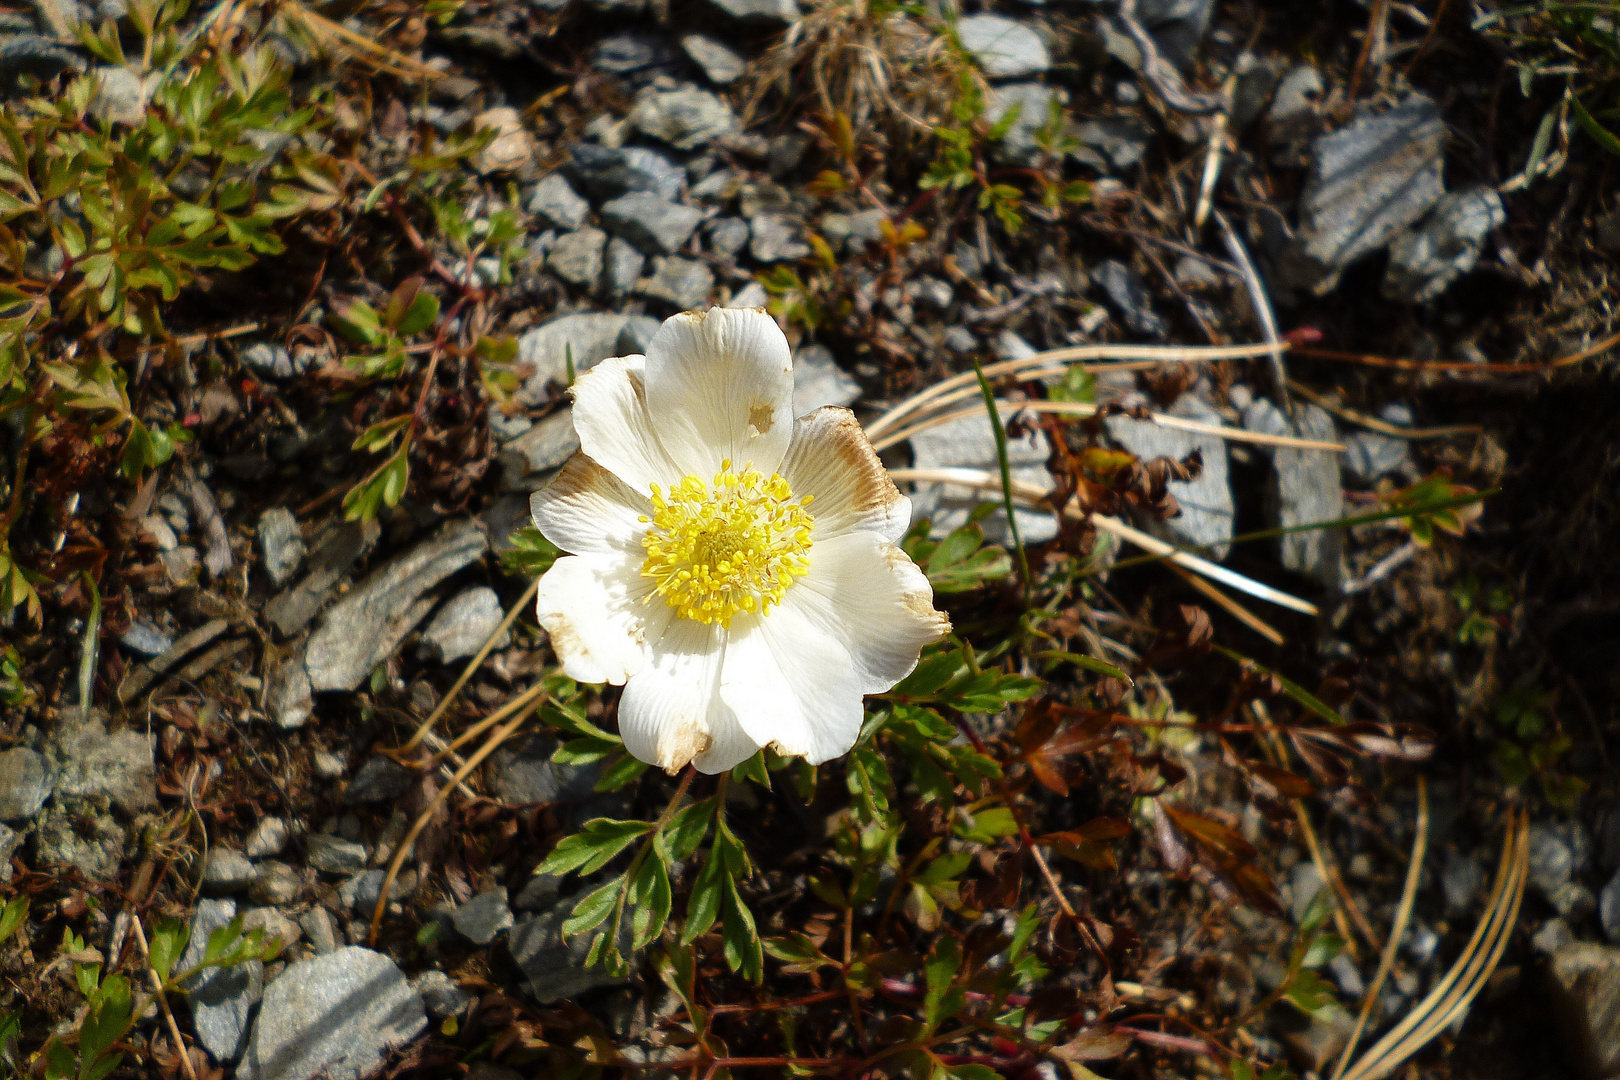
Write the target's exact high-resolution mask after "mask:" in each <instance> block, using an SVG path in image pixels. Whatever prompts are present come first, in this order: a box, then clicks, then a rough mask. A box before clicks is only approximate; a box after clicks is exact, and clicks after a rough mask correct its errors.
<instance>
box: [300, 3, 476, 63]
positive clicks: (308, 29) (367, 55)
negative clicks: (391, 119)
mask: <svg viewBox="0 0 1620 1080" xmlns="http://www.w3.org/2000/svg"><path fill="white" fill-rule="evenodd" d="M277 13H278V14H280V15H283V16H285V17H286V18H287V21H288V22H290V23H292V24H294V25H296V26H298V27H299V28H300V29H302V30H303V31H304V33H306V34H308V35H309V36H310V37H311V38H312V39H313V40H315V41H316V42H319V43H320V44H321V45H322V46H324V47H325V48H327V49H330V50H331V51H333V52H336V53H340V54H342V55H344V56H347V57H349V58H350V59H353V60H357V61H359V62H360V63H362V64H365V65H367V66H368V67H371V68H373V69H374V70H376V71H379V72H382V73H383V74H386V75H392V76H394V77H395V78H398V79H407V80H408V79H424V80H431V79H442V78H444V72H442V71H439V70H438V69H437V68H431V67H429V66H428V65H426V64H424V63H422V61H420V60H413V59H411V58H410V57H409V56H406V55H404V54H403V53H400V52H396V51H395V50H393V49H390V48H388V47H387V46H386V45H379V44H377V43H376V42H375V41H372V40H371V39H370V38H368V37H366V36H365V35H364V34H359V33H356V32H355V31H353V30H350V29H349V28H348V27H346V26H344V25H343V24H341V23H335V22H333V21H332V20H331V19H328V18H326V17H325V16H322V15H317V14H315V12H313V11H311V10H309V9H308V8H307V7H305V6H304V5H302V4H300V3H297V0H283V3H282V4H281V5H280V7H279V8H277Z"/></svg>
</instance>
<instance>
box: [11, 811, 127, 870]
mask: <svg viewBox="0 0 1620 1080" xmlns="http://www.w3.org/2000/svg"><path fill="white" fill-rule="evenodd" d="M108 804H109V800H108V799H106V798H105V797H101V798H91V799H64V798H63V797H62V796H61V795H57V796H55V797H54V798H52V799H51V801H50V802H48V803H46V804H45V809H44V810H43V811H42V812H41V813H40V815H39V817H37V818H36V819H35V822H34V832H33V841H34V862H35V864H36V865H37V867H38V868H39V869H44V868H45V867H47V866H50V865H53V864H57V863H61V864H65V865H68V866H73V867H76V868H77V869H78V870H79V872H80V873H82V874H84V876H85V877H87V878H90V879H91V880H93V881H110V880H112V878H113V877H115V876H116V875H117V873H118V867H119V864H120V863H122V862H123V860H124V851H125V837H124V829H123V826H121V825H119V824H118V822H117V821H116V820H115V819H114V818H113V816H112V814H111V813H109V812H108V810H109V805H108Z"/></svg>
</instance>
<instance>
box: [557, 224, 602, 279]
mask: <svg viewBox="0 0 1620 1080" xmlns="http://www.w3.org/2000/svg"><path fill="white" fill-rule="evenodd" d="M607 241H608V236H607V233H605V232H603V231H602V230H601V229H591V228H585V229H580V230H579V231H578V232H571V233H566V234H565V235H563V236H559V237H558V238H557V242H556V243H554V244H552V245H551V250H550V251H549V252H548V253H547V254H546V269H547V270H550V271H551V272H552V273H553V274H556V275H557V276H558V277H560V278H562V279H563V280H564V281H566V282H568V283H569V284H570V285H578V286H579V287H581V288H585V289H589V288H594V287H595V286H596V283H597V281H598V280H599V279H600V278H601V277H602V265H603V260H602V257H603V254H604V252H605V251H606V248H607Z"/></svg>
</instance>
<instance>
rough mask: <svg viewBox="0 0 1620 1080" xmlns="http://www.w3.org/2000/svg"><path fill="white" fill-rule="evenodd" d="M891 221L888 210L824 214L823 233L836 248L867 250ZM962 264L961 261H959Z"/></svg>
mask: <svg viewBox="0 0 1620 1080" xmlns="http://www.w3.org/2000/svg"><path fill="white" fill-rule="evenodd" d="M887 220H889V214H888V211H886V210H879V209H874V210H862V211H860V212H859V213H854V214H839V213H831V214H823V215H822V218H821V231H822V234H823V235H824V236H825V237H826V239H827V242H828V243H829V244H831V245H833V247H835V248H839V249H842V248H845V247H848V248H849V249H850V250H852V251H856V252H860V251H864V250H866V245H868V244H875V243H878V242H879V241H881V240H882V239H883V223H884V222H885V221H887ZM957 261H958V262H961V260H960V259H958V260H957Z"/></svg>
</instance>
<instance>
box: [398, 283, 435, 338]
mask: <svg viewBox="0 0 1620 1080" xmlns="http://www.w3.org/2000/svg"><path fill="white" fill-rule="evenodd" d="M438 321H439V298H438V297H436V296H434V295H433V294H432V293H430V292H426V291H423V292H419V293H417V294H416V297H415V299H413V300H412V301H411V306H410V307H409V308H408V309H407V310H406V312H405V314H404V315H403V316H401V318H400V320H399V323H398V324H397V325H396V326H395V327H394V330H395V331H396V332H397V333H398V334H399V336H400V337H410V336H411V335H413V334H420V333H421V332H422V331H423V330H426V329H427V328H428V327H430V326H432V325H433V324H434V323H436V322H438Z"/></svg>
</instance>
